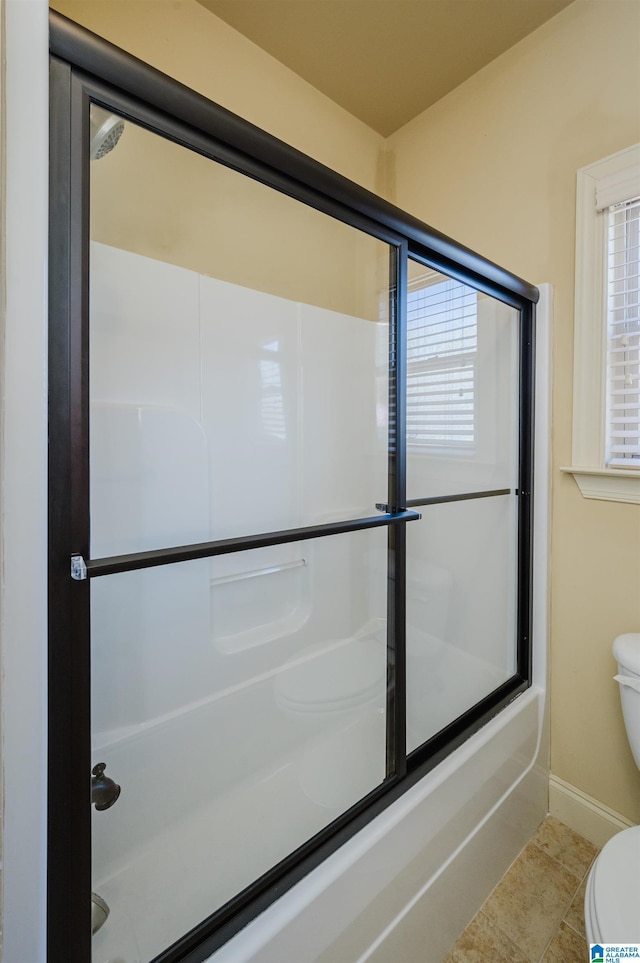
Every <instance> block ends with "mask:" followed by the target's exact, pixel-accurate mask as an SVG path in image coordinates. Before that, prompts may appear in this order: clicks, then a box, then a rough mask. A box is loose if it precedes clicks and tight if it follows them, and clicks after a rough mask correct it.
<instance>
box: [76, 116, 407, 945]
mask: <svg viewBox="0 0 640 963" xmlns="http://www.w3.org/2000/svg"><path fill="white" fill-rule="evenodd" d="M92 110H93V111H94V114H97V116H98V117H99V119H100V120H102V117H103V112H101V111H100V109H99V108H97V107H94V108H92ZM90 185H91V191H90V197H91V247H90V254H89V265H90V301H89V318H90V323H89V344H90V352H89V399H90V426H89V433H90V515H91V535H90V556H91V558H92V559H104V560H105V565H107V566H108V565H109V560H110V559H113V558H114V557H118V558H122V557H124V559H125V561H124V562H120V563H118V571H117V572H115V573H113V574H106V575H103V576H102V577H95V578H93V579H92V581H91V666H92V673H91V677H92V689H91V707H92V708H91V714H92V760H91V761H92V766H96V765H103V764H105V765H106V768H105V770H104V773H105V775H106V776H108V777H110V778H113V780H115V781H116V782H117V784H118V785H120V786H121V793H120V795H119V797H118V799H117V800H116V801H115V802H114V804H113V806H112V807H110V808H109V809H108V810H102V809H100V810H98V809H94V812H93V883H92V886H93V889H94V892H95V893H96V894H97V895H98V896H99V898H100V899H101V900H103V901H105V902H106V904H107V905H108V907H109V910H110V915H109V918H108V920H107V921H106V922H105V924H104V926H103V927H101V929H100V930H99V931H98V932H97V933H96V934H95V937H94V943H93V952H94V960H95V961H96V963H97V961H98V960H99V961H102V960H103V959H104V960H107V959H111V958H113V957H118V958H123V959H127V960H129V959H140V960H144V961H148V960H151V959H152V958H154V957H155V956H156V955H157V954H158V953H160V952H161V951H162V950H164V949H165V948H166V947H167V946H169V945H170V944H172V943H174V942H175V941H177V940H178V939H179V938H180V937H181V936H182V935H183V934H184V933H185V932H187V931H189V930H190V929H192V928H193V927H195V926H196V925H197V924H198V923H200V922H201V920H202V919H203V918H205V917H207V916H209V915H210V914H211V913H213V912H215V911H217V910H219V909H220V908H221V907H222V906H223V905H224V904H226V903H228V902H229V901H230V900H232V899H233V898H234V897H236V896H237V895H238V894H239V893H241V892H242V891H243V890H245V889H246V888H247V887H249V886H250V885H251V884H253V883H254V881H255V880H257V879H259V878H260V877H262V876H263V875H264V874H266V873H268V872H269V871H270V870H272V868H273V867H274V866H276V865H277V864H279V863H281V862H282V861H283V860H285V859H286V858H287V857H290V856H291V854H292V853H294V852H295V851H296V850H298V849H299V848H300V847H302V846H304V845H305V844H306V843H307V842H308V841H309V840H311V839H313V837H315V836H316V834H317V833H319V832H320V831H322V830H324V829H325V828H326V827H327V826H328V825H329V824H330V823H332V822H334V821H335V820H336V819H337V818H339V817H341V816H343V815H344V814H345V813H346V812H347V811H348V810H349V809H350V808H351V807H352V806H354V805H355V804H357V803H359V802H360V801H361V800H362V799H363V798H364V797H366V796H367V795H368V794H369V793H370V792H372V791H373V790H374V789H376V788H378V787H379V786H380V785H381V784H382V783H383V782H384V780H385V778H386V777H387V775H388V773H387V726H386V718H385V717H386V712H387V659H388V656H387V574H388V573H387V554H388V546H387V533H386V526H382V527H373V526H372V519H373V522H374V523H375V525H377V523H378V519H379V518H382V517H383V516H379V515H378V513H377V511H376V507H375V506H376V503H380V502H384V501H385V500H386V499H387V494H388V484H389V482H388V478H389V452H388V433H389V418H388V411H389V373H388V367H389V360H388V359H389V307H390V296H391V289H390V280H391V271H392V270H393V269H395V264H396V256H395V250H394V249H392V248H391V247H390V246H389V244H387V243H385V242H383V241H380V240H378V239H376V238H374V237H371V236H370V235H367V234H365V233H363V232H362V231H358V230H356V229H355V228H353V227H351V226H348V225H346V224H343V223H341V222H340V221H337V220H335V219H333V218H330V217H328V216H327V215H326V214H323V213H321V212H319V211H317V210H313V209H312V208H309V207H306V206H304V205H301V204H300V203H298V202H296V201H293V200H292V199H290V198H288V197H286V196H285V195H283V194H280V193H277V192H275V191H273V190H271V189H270V188H268V187H265V186H264V185H262V184H260V183H257V182H255V181H253V180H251V179H249V178H247V177H245V176H243V175H241V174H239V173H237V172H235V171H233V170H229V169H228V168H226V167H223V166H222V165H220V164H215V163H212V162H211V161H210V160H208V159H206V158H203V157H201V156H199V155H198V154H196V153H194V152H192V151H189V150H187V149H185V148H184V147H181V146H179V145H177V144H175V143H172V142H170V141H167V140H166V139H164V138H161V137H159V136H158V135H157V134H154V133H151V132H150V131H147V130H144V129H143V128H141V127H140V126H138V125H135V124H133V123H131V122H128V123H127V124H126V125H125V128H124V131H123V132H122V135H121V137H120V139H119V141H118V143H117V145H116V146H115V147H114V148H113V149H112V150H111V151H110V152H109V153H108V154H105V155H104V156H103V157H102V158H100V159H99V160H96V161H94V162H93V163H92V164H91V167H90ZM393 283H394V285H395V279H394V282H393ZM367 519H369V521H367ZM335 523H346V524H347V525H348V527H349V528H350V529H351V530H349V531H346V532H343V533H342V534H335V533H334V531H333V526H335ZM284 533H286V535H285V534H284ZM319 533H322V534H321V537H313V538H309V537H307V536H308V535H309V534H314V535H316V536H317V535H318V534H319ZM265 535H267V538H264V536H265ZM260 536H263V537H262V539H261V538H260ZM256 538H257V540H256ZM195 543H217V545H218V549H221V548H223V549H224V551H218V550H217V549H216V548H215V547H214V548H213V550H212V555H211V557H208V558H201V559H195V560H176V561H174V562H173V563H172V564H163V565H152V566H150V567H147V566H146V565H145V566H144V567H142V568H136V567H134V566H135V564H136V561H135V559H136V557H137V556H138V555H139V554H140V553H148V554H149V558H153V553H154V552H156V553H157V552H158V551H159V550H163V551H164V550H169V549H172V548H177V547H179V546H185V545H191V544H195ZM156 559H157V556H156ZM127 560H128V561H127ZM391 774H393V773H391ZM186 867H188V873H187V874H185V868H186ZM177 894H179V896H177Z"/></svg>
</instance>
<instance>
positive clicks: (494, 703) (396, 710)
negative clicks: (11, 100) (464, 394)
mask: <svg viewBox="0 0 640 963" xmlns="http://www.w3.org/2000/svg"><path fill="white" fill-rule="evenodd" d="M50 46H51V55H52V56H51V88H50V89H51V128H50V130H51V148H50V158H51V160H50V192H51V193H50V197H51V200H50V382H49V402H50V428H49V436H50V455H49V491H50V495H49V600H50V604H49V609H50V615H49V637H50V642H49V652H50V655H49V784H48V789H49V821H48V840H49V842H48V867H49V868H48V880H49V885H48V960H49V961H50V963H89V961H90V959H91V928H90V899H89V895H90V892H91V822H90V815H91V807H90V781H89V780H90V775H89V774H90V695H89V693H90V646H89V639H90V618H89V584H90V580H91V579H92V578H97V577H100V576H103V575H107V574H112V573H115V572H126V571H133V570H135V569H140V568H148V567H151V566H156V565H165V564H169V563H175V562H180V561H185V560H189V559H196V558H208V557H212V556H215V555H220V554H227V553H230V552H237V551H244V550H247V549H251V548H257V547H262V546H267V545H277V544H282V543H284V542H291V541H298V540H302V539H308V538H319V537H330V536H331V535H334V534H338V533H344V532H351V531H358V530H363V529H368V528H373V527H381V526H383V527H386V528H387V531H388V639H387V691H388V697H387V736H386V759H387V763H386V778H385V780H384V782H383V783H382V784H381V785H380V786H378V787H377V788H376V789H375V790H374V791H372V792H371V793H369V795H368V796H366V797H365V798H364V799H362V800H360V802H358V803H357V804H356V805H355V806H353V807H352V808H351V809H350V810H348V811H347V812H346V813H344V814H343V815H342V816H340V817H339V818H338V819H337V820H335V821H334V822H333V823H331V825H330V826H328V827H327V828H326V829H324V830H322V831H321V832H319V833H318V834H317V835H316V836H314V837H313V838H312V839H310V840H308V841H307V842H306V843H305V844H304V845H302V846H301V847H299V848H298V849H297V850H296V851H295V852H293V853H292V854H290V855H289V856H288V857H287V858H285V859H284V860H282V861H281V862H280V863H278V864H277V865H276V866H274V867H272V869H271V870H269V871H268V872H267V873H265V874H264V875H263V876H262V877H261V878H260V879H258V880H256V881H255V882H254V883H253V884H252V885H251V886H249V887H248V888H247V889H246V890H244V891H243V892H241V893H239V894H237V895H236V896H235V897H234V898H233V899H232V900H230V901H229V902H228V903H227V904H225V905H224V906H223V907H222V908H221V909H219V910H218V911H216V912H215V913H213V914H212V915H211V916H210V917H209V918H207V919H205V920H204V921H203V922H202V923H201V924H200V925H199V926H197V927H195V928H194V929H193V930H191V931H190V932H189V933H187V934H185V935H184V936H183V937H182V938H181V939H180V940H178V941H177V942H176V943H175V944H173V946H172V947H169V948H168V949H167V950H166V951H164V952H162V953H161V954H160V955H159V956H158V957H156V963H178V961H183V960H184V961H187V960H188V961H190V963H196V961H201V960H204V959H206V958H207V957H208V956H209V955H210V954H211V953H212V952H213V951H214V950H215V949H216V948H217V947H218V946H220V945H221V944H222V943H223V942H224V941H225V940H227V939H228V938H229V937H230V936H231V935H233V934H234V933H235V932H237V931H238V930H239V929H240V928H241V927H242V926H244V925H245V924H246V923H247V922H248V921H249V920H250V919H252V918H253V917H255V916H256V915H257V914H258V913H259V912H261V911H262V910H263V909H264V908H265V907H266V906H268V905H269V904H270V903H271V902H273V900H275V899H276V898H277V897H278V896H279V895H281V894H282V893H283V892H284V891H285V890H286V889H288V888H289V887H291V886H292V885H293V884H294V883H295V882H297V881H298V880H299V879H300V878H301V877H302V876H304V875H305V874H306V873H307V872H309V871H310V870H311V869H312V868H313V867H314V866H316V865H318V864H319V863H320V862H321V861H322V860H323V859H324V858H326V856H327V855H328V854H330V853H331V852H333V851H334V850H335V849H336V848H337V847H338V846H340V845H341V844H342V843H343V842H344V841H345V840H346V839H348V838H349V837H350V836H352V835H353V834H354V833H355V832H356V831H357V830H358V829H360V828H361V827H362V826H364V825H365V824H366V823H367V822H369V821H370V820H371V819H372V818H373V817H374V816H376V815H377V814H378V813H379V812H380V811H381V810H382V809H384V808H385V807H386V806H388V805H389V804H390V803H391V802H393V800H394V799H396V798H397V797H398V796H399V795H401V794H402V793H403V792H405V791H406V790H407V789H408V788H409V787H410V786H411V785H413V784H414V783H415V782H416V781H417V780H419V779H420V778H421V777H422V776H423V775H424V774H425V773H426V772H428V771H429V770H430V769H431V768H433V767H434V766H435V765H436V764H437V763H438V762H439V761H440V760H441V759H442V758H443V757H444V756H445V755H447V754H448V753H449V752H451V751H452V750H453V749H454V748H455V747H456V746H457V745H459V744H460V743H461V742H462V741H464V740H465V739H466V738H468V737H469V735H471V733H473V732H474V731H476V730H477V729H478V728H480V726H482V725H483V724H484V723H485V722H486V721H487V720H488V719H489V718H491V716H493V715H495V714H496V713H497V712H499V711H500V709H501V708H502V707H504V706H505V705H506V704H507V703H508V702H509V701H511V700H512V699H513V698H514V697H515V696H516V695H517V694H518V693H519V692H521V691H523V690H524V689H525V688H526V687H527V686H528V685H530V681H531V569H532V565H531V562H532V537H531V530H532V496H531V485H532V473H533V427H532V426H533V384H534V382H533V364H534V350H533V336H534V305H535V303H536V302H537V300H538V291H537V289H536V288H535V287H533V286H532V285H530V284H528V283H526V282H525V281H522V280H521V279H519V278H517V277H515V276H514V275H512V274H510V273H509V272H507V271H505V270H504V269H502V268H500V267H498V266H497V265H495V264H493V263H491V262H489V261H487V260H485V259H484V258H482V257H480V256H479V255H477V254H475V253H473V252H471V251H469V250H468V249H466V248H464V247H462V246H461V245H458V244H456V243H455V242H454V241H452V240H451V239H449V238H447V237H445V236H444V235H442V234H439V233H438V232H437V231H434V230H433V229H431V228H429V227H428V226H427V225H425V224H423V223H422V222H420V221H418V220H417V219H415V218H413V217H411V216H410V215H408V214H406V213H404V212H403V211H401V210H399V209H398V208H396V207H394V206H393V205H391V204H388V203H387V202H385V201H383V200H382V199H381V198H379V197H377V196H376V195H374V194H371V193H369V192H368V191H366V190H364V189H363V188H361V187H359V186H358V185H356V184H354V183H352V182H351V181H348V180H347V179H346V178H344V177H342V176H340V175H339V174H336V173H335V172H334V171H331V170H329V169H328V168H326V167H324V166H323V165H321V164H319V163H318V162H316V161H314V160H312V159H311V158H309V157H307V156H305V155H304V154H301V153H300V152H299V151H296V150H294V149H293V148H291V147H289V146H288V145H286V144H284V143H282V142H281V141H278V140H277V139H275V138H274V137H271V136H270V135H269V134H266V133H265V132H264V131H261V130H259V129H258V128H256V127H254V126H252V125H250V124H248V123H247V122H246V121H244V120H242V119H241V118H239V117H236V116H235V115H233V114H231V113H230V112H229V111H227V110H225V109H224V108H222V107H219V106H218V105H216V104H214V103H212V102H211V101H208V100H207V99H206V98H204V97H202V96H201V95H199V94H196V93H195V92H194V91H192V90H189V89H188V88H186V87H184V86H182V85H181V84H179V83H177V82H176V81H174V80H173V79H171V78H169V77H167V76H165V75H163V74H161V73H159V72H158V71H156V70H154V69H153V68H151V67H149V66H148V65H146V64H144V63H142V62H141V61H138V60H136V59H135V58H133V57H131V56H129V55H128V54H126V53H124V52H123V51H121V50H119V49H118V48H116V47H114V46H112V45H111V44H108V43H107V42H105V41H103V40H101V39H100V38H98V37H96V36H95V35H93V34H90V33H88V32H87V31H85V30H83V29H81V28H79V27H77V26H76V25H75V24H73V23H72V22H71V21H68V20H66V19H65V18H64V17H61V16H60V15H58V14H55V13H52V15H51V44H50ZM91 103H96V104H98V105H101V106H103V107H105V108H107V109H110V110H114V111H116V112H117V113H119V114H121V115H122V116H124V117H125V118H128V119H130V120H132V121H134V122H135V123H137V124H140V125H142V126H143V127H147V128H148V129H149V130H151V131H154V132H156V133H158V134H160V135H162V136H164V137H167V138H169V139H171V140H174V141H175V142H177V143H179V144H181V145H183V146H185V147H188V148H190V149H192V150H194V151H196V152H198V153H200V154H202V155H204V156H206V157H209V158H211V160H213V161H217V162H219V163H222V164H224V165H226V166H228V167H231V168H233V169H235V170H237V171H239V172H241V173H244V174H246V175H248V176H249V177H252V178H254V179H256V180H258V181H261V182H262V183H264V184H266V185H268V186H270V187H272V188H274V189H276V190H278V191H281V192H283V193H285V194H288V195H289V196H291V197H293V198H295V199H297V200H299V201H300V202H302V203H304V204H307V205H310V206H312V207H314V208H316V209H317V210H319V211H323V212H325V213H326V214H329V215H331V216H333V217H335V218H337V219H339V220H341V221H343V222H345V223H346V224H348V225H351V226H353V227H355V228H357V229H360V230H362V231H364V232H365V233H367V234H370V235H372V236H373V237H376V238H378V239H380V240H382V241H385V242H386V243H388V244H389V245H390V248H391V250H392V257H391V261H392V263H391V265H390V291H391V297H390V302H391V303H390V345H389V395H390V396H389V410H390V413H393V415H394V417H391V418H390V421H391V425H390V434H389V473H388V494H387V503H386V504H384V505H380V506H377V507H378V508H379V510H380V511H381V514H379V515H375V516H372V517H369V518H358V519H345V520H343V521H339V522H334V523H330V524H325V525H316V526H311V527H306V528H301V529H292V530H287V531H282V532H270V533H268V534H265V535H255V536H247V537H241V538H235V539H224V540H218V541H213V542H206V543H198V544H196V545H182V546H174V547H167V548H166V549H161V550H158V551H153V552H142V553H136V554H132V555H125V556H118V557H112V558H103V559H92V558H90V555H89V425H88V419H89V404H88V401H89V386H88V359H89V343H88V313H89V312H88V290H89V263H88V258H89V254H88V247H89V106H90V104H91ZM409 256H411V258H413V259H414V260H417V261H420V262H421V263H423V264H424V265H426V266H428V267H431V268H434V269H436V270H438V271H440V272H442V273H443V274H446V275H448V276H449V277H451V278H454V279H457V280H460V281H463V282H464V283H465V284H467V285H469V286H471V287H473V288H475V289H476V290H478V291H480V292H483V293H486V294H489V295H491V296H492V297H494V298H497V299H498V300H500V301H502V302H504V303H505V304H507V305H510V306H511V307H513V308H516V309H517V310H518V312H519V372H520V386H519V394H520V397H519V402H518V403H519V413H520V423H519V424H520V427H519V466H518V479H519V480H518V488H517V489H516V490H515V491H513V490H509V489H507V490H500V491H480V492H475V493H465V494H463V495H456V494H451V495H446V496H442V497H441V498H436V499H434V498H431V499H422V500H421V499H415V500H412V501H411V502H410V503H407V501H406V439H405V418H406V414H405V412H406V347H405V343H406V302H407V261H408V257H409ZM507 493H510V494H515V495H516V496H517V499H518V549H517V566H518V573H517V575H518V579H517V585H518V589H517V595H518V597H517V638H516V640H515V642H516V665H517V669H516V672H515V673H514V674H513V675H512V676H511V677H510V678H509V679H508V680H507V681H506V682H505V683H504V684H502V685H501V686H500V687H499V688H497V689H495V690H494V691H493V692H491V693H489V694H488V695H487V696H486V697H485V698H484V699H482V700H481V701H480V702H479V703H478V704H476V705H475V706H473V707H472V708H471V709H470V710H469V711H467V712H466V713H464V714H463V715H462V716H461V717H459V718H458V719H456V720H455V721H454V722H453V723H451V724H450V725H449V726H447V727H446V728H445V729H444V730H442V731H441V732H439V733H438V734H437V735H436V736H434V737H433V738H432V739H430V740H429V741H427V742H426V743H424V744H423V745H422V746H420V747H419V748H418V749H416V750H415V751H414V752H412V753H411V754H410V755H409V756H407V753H406V725H405V709H406V705H405V703H406V692H405V542H406V539H405V525H406V523H407V522H409V521H412V520H414V519H417V518H419V517H420V515H419V514H418V513H417V512H415V511H413V510H412V509H413V508H414V507H420V506H427V505H429V504H434V503H440V502H446V501H458V500H462V499H467V498H470V497H479V498H485V497H493V496H496V495H503V494H507Z"/></svg>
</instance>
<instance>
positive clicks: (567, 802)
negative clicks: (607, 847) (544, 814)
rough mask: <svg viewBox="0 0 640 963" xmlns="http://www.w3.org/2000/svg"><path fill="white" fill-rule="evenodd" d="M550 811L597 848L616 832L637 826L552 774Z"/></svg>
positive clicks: (550, 777)
mask: <svg viewBox="0 0 640 963" xmlns="http://www.w3.org/2000/svg"><path fill="white" fill-rule="evenodd" d="M549 812H550V814H551V815H552V816H555V817H556V819H559V820H560V822H563V823H564V824H565V825H566V826H569V828H570V829H573V830H575V832H577V833H580V835H581V836H584V837H585V838H586V839H590V840H591V842H592V843H595V844H596V846H604V844H605V843H606V842H607V841H608V840H609V839H611V837H612V836H615V835H616V833H619V832H622V830H623V829H629V827H630V826H633V825H634V823H632V822H631V821H630V820H628V819H626V818H625V817H624V816H621V815H620V813H617V812H615V810H613V809H609V807H608V806H605V805H604V803H601V802H598V800H597V799H594V798H593V797H592V796H587V794H586V793H584V792H582V791H581V790H580V789H576V787H575V786H572V785H571V784H570V783H568V782H565V781H564V779H560V778H559V777H558V776H554V775H553V773H551V775H550V776H549Z"/></svg>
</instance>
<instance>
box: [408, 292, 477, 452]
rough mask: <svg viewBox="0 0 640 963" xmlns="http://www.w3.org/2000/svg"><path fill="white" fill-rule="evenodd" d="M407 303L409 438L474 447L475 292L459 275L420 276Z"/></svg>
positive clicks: (430, 443) (427, 445)
mask: <svg viewBox="0 0 640 963" xmlns="http://www.w3.org/2000/svg"><path fill="white" fill-rule="evenodd" d="M407 308H408V314H407V441H408V443H409V445H413V446H419V447H424V448H432V449H446V450H448V451H451V450H452V449H460V450H463V449H469V448H472V447H473V445H474V441H475V363H476V352H477V295H476V293H475V291H473V290H471V289H470V288H468V287H466V286H465V285H464V284H460V283H459V282H458V281H453V280H446V281H439V282H438V283H433V282H432V283H428V284H426V285H425V284H424V281H423V282H422V283H421V284H420V285H419V286H417V285H416V284H412V285H411V289H410V290H409V295H408V304H407Z"/></svg>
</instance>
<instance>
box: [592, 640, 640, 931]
mask: <svg viewBox="0 0 640 963" xmlns="http://www.w3.org/2000/svg"><path fill="white" fill-rule="evenodd" d="M613 654H614V657H615V659H616V661H617V663H618V675H617V676H616V677H615V678H616V681H617V682H618V683H619V685H620V699H621V701H622V713H623V715H624V722H625V726H626V729H627V736H628V738H629V744H630V745H631V751H632V752H633V757H634V759H635V761H636V765H637V766H638V768H639V769H640V632H629V633H627V634H626V635H619V636H618V638H617V639H616V640H615V642H614V643H613ZM584 917H585V925H586V930H587V942H589V943H640V826H633V827H632V828H631V829H625V830H624V831H623V832H621V833H618V834H617V835H616V836H614V837H613V838H612V839H610V840H609V842H608V843H606V845H605V846H604V847H603V849H602V851H601V852H600V853H599V855H598V857H597V859H596V861H595V863H594V864H593V866H592V868H591V872H590V873H589V878H588V880H587V891H586V894H585V900H584Z"/></svg>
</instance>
